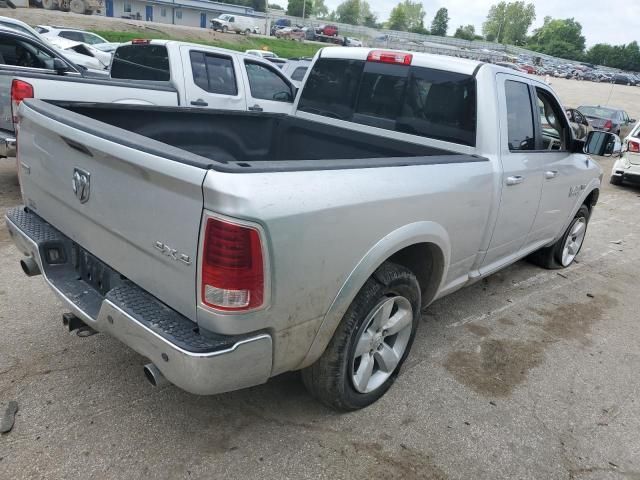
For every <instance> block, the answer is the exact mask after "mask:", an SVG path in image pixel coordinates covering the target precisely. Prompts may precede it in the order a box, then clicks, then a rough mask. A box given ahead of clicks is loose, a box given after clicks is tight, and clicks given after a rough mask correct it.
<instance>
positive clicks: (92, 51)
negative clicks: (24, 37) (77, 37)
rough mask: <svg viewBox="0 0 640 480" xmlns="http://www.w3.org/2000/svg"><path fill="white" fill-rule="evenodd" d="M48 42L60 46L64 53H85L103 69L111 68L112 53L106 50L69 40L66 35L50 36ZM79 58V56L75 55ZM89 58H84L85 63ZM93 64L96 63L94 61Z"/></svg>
mask: <svg viewBox="0 0 640 480" xmlns="http://www.w3.org/2000/svg"><path fill="white" fill-rule="evenodd" d="M47 40H48V43H50V44H51V45H53V46H54V47H56V48H58V49H59V50H60V51H62V52H63V53H67V54H68V52H74V53H76V54H79V55H83V56H85V57H88V58H90V59H92V60H94V61H95V67H94V68H98V69H102V70H107V69H109V65H110V64H111V56H112V54H111V53H108V52H104V51H102V50H99V49H97V48H94V47H93V46H92V45H89V44H87V43H82V42H76V41H74V40H67V39H66V38H64V37H49V38H48V39H47ZM74 58H77V57H74ZM87 62H88V60H84V61H83V63H84V65H85V66H86V65H87ZM92 65H94V64H93V63H92Z"/></svg>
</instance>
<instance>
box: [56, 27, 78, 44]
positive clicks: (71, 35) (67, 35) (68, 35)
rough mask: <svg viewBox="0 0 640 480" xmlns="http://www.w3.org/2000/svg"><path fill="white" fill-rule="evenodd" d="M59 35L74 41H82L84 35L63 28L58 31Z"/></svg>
mask: <svg viewBox="0 0 640 480" xmlns="http://www.w3.org/2000/svg"><path fill="white" fill-rule="evenodd" d="M59 36H60V37H62V38H66V39H68V40H73V41H74V42H84V35H83V34H82V32H73V31H71V30H63V31H62V32H60V34H59Z"/></svg>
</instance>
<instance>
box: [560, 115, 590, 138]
mask: <svg viewBox="0 0 640 480" xmlns="http://www.w3.org/2000/svg"><path fill="white" fill-rule="evenodd" d="M566 113H567V118H568V119H569V125H571V129H572V130H573V135H574V137H575V138H576V139H578V140H585V139H586V138H587V136H588V135H589V132H591V131H593V127H592V126H591V124H590V123H589V120H587V117H585V116H584V115H583V114H582V113H580V111H579V110H577V109H575V108H568V109H567V110H566Z"/></svg>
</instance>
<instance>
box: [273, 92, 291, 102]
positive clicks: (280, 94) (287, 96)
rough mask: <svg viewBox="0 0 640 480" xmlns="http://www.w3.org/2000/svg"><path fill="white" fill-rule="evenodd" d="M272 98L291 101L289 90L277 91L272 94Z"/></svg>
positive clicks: (279, 100)
mask: <svg viewBox="0 0 640 480" xmlns="http://www.w3.org/2000/svg"><path fill="white" fill-rule="evenodd" d="M273 99H274V100H276V101H278V102H293V98H291V92H278V93H275V94H274V95H273Z"/></svg>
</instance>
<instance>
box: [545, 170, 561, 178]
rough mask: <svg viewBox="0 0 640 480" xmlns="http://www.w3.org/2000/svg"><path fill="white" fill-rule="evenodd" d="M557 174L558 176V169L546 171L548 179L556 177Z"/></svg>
mask: <svg viewBox="0 0 640 480" xmlns="http://www.w3.org/2000/svg"><path fill="white" fill-rule="evenodd" d="M557 176H558V171H557V170H548V171H546V172H544V178H546V179H547V180H551V179H552V178H556V177H557Z"/></svg>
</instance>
